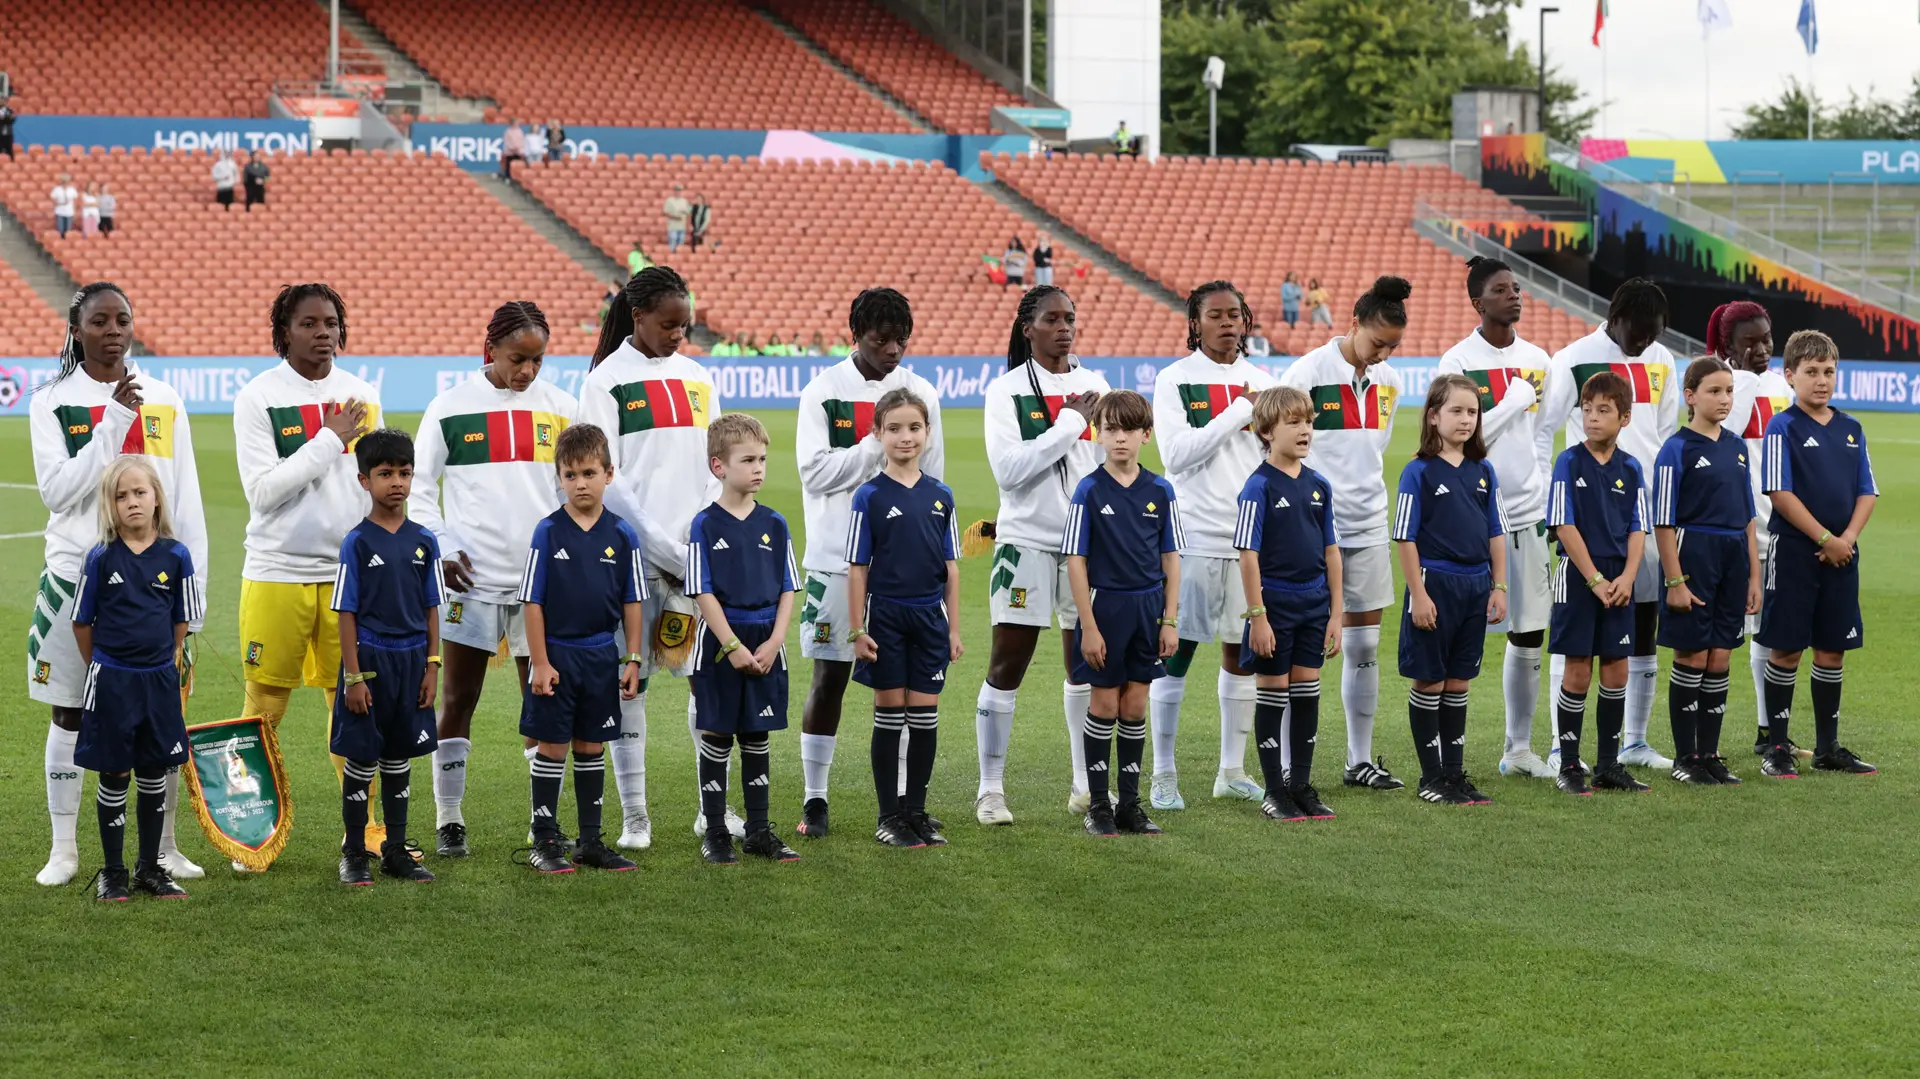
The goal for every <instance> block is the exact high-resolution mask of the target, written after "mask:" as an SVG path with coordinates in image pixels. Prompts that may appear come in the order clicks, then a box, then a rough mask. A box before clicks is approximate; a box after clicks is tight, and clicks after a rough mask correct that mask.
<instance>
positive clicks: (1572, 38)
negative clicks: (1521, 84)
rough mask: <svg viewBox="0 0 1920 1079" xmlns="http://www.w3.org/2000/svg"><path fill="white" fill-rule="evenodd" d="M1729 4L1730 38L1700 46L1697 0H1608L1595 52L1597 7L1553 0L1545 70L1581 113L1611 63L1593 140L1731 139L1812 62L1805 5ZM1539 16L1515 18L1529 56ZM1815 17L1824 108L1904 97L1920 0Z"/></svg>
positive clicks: (1917, 43)
mask: <svg viewBox="0 0 1920 1079" xmlns="http://www.w3.org/2000/svg"><path fill="white" fill-rule="evenodd" d="M1726 3H1727V7H1728V8H1729V9H1730V10H1731V12H1732V14H1733V27H1732V29H1730V30H1722V31H1716V32H1715V33H1714V35H1713V38H1712V40H1711V41H1710V42H1707V43H1705V44H1703V43H1702V41H1701V35H1700V23H1699V21H1698V19H1697V17H1696V15H1695V12H1696V9H1697V3H1696V0H1608V4H1607V8H1608V10H1607V28H1606V30H1605V31H1604V32H1603V33H1602V34H1601V41H1602V43H1603V44H1604V45H1605V46H1606V48H1605V49H1604V50H1602V49H1597V48H1595V47H1594V46H1593V41H1592V39H1593V13H1594V0H1547V6H1551V7H1558V8H1559V9H1560V10H1559V12H1558V13H1557V14H1552V15H1548V16H1547V60H1548V62H1549V63H1551V64H1554V65H1557V66H1558V67H1559V69H1560V71H1561V72H1562V73H1563V74H1564V75H1566V76H1568V77H1570V78H1572V79H1573V80H1574V81H1575V82H1577V83H1579V84H1580V89H1581V92H1582V93H1583V94H1584V96H1585V99H1586V103H1588V104H1597V103H1598V102H1599V101H1600V96H1601V95H1600V85H1601V54H1602V52H1603V51H1604V52H1605V55H1606V69H1605V70H1606V87H1607V89H1606V98H1607V102H1608V104H1607V107H1606V110H1605V111H1604V112H1603V113H1602V114H1601V117H1600V118H1599V119H1597V120H1596V121H1595V123H1594V128H1593V134H1594V135H1596V136H1598V135H1604V136H1606V137H1607V138H1615V139H1634V138H1640V139H1656V138H1674V139H1698V138H1715V139H1724V138H1727V137H1728V134H1727V128H1728V126H1729V125H1730V124H1732V123H1734V122H1735V121H1736V120H1738V119H1739V117H1740V110H1741V108H1742V107H1743V106H1745V105H1746V104H1747V103H1749V102H1752V101H1758V100H1762V99H1769V98H1774V97H1778V96H1779V93H1780V91H1781V89H1782V88H1783V87H1784V85H1785V81H1786V78H1787V76H1789V75H1792V76H1794V77H1796V78H1799V79H1802V80H1805V79H1806V77H1807V56H1806V51H1805V49H1804V48H1803V47H1802V46H1801V44H1800V37H1799V35H1798V34H1796V33H1795V32H1794V22H1795V20H1796V18H1797V17H1798V16H1799V13H1800V0H1726ZM1541 6H1542V4H1541V0H1527V4H1526V6H1525V8H1524V9H1523V10H1520V11H1516V12H1515V13H1514V16H1513V28H1514V31H1515V33H1516V36H1517V37H1518V38H1519V39H1521V40H1524V41H1526V42H1527V43H1528V45H1529V47H1530V48H1531V47H1532V45H1533V43H1534V42H1535V41H1536V40H1538V37H1539V25H1540V22H1539V20H1540V8H1541ZM1816 7H1817V10H1818V12H1819V20H1820V48H1819V51H1818V52H1817V53H1815V54H1814V57H1813V84H1814V86H1815V88H1816V89H1817V90H1818V91H1819V93H1820V96H1821V98H1822V99H1823V100H1826V101H1832V100H1835V99H1840V100H1844V99H1845V97H1846V92H1847V89H1848V87H1850V86H1851V87H1853V88H1855V89H1858V90H1860V91H1862V92H1865V91H1866V89H1867V87H1868V85H1869V84H1871V85H1872V86H1873V87H1874V88H1875V90H1876V91H1877V92H1878V93H1879V94H1880V96H1882V97H1905V96H1906V93H1907V88H1908V86H1909V85H1910V84H1911V81H1912V78H1913V75H1914V73H1915V72H1916V71H1920V0H1816ZM1709 47H1711V49H1712V56H1711V57H1709V56H1708V55H1707V49H1708V48H1709ZM1709 76H1710V77H1711V86H1710V87H1709ZM1709 92H1711V95H1712V96H1711V99H1710V107H1711V109H1712V112H1711V119H1712V124H1711V129H1710V132H1711V133H1709V126H1708V118H1709V113H1708V111H1707V110H1708V108H1709V97H1708V94H1709Z"/></svg>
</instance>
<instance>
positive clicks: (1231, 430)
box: [1153, 351, 1275, 558]
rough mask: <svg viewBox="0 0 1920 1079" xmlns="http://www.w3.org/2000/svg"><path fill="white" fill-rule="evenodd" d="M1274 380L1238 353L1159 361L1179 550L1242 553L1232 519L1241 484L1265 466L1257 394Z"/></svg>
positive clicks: (1157, 421) (1160, 422)
mask: <svg viewBox="0 0 1920 1079" xmlns="http://www.w3.org/2000/svg"><path fill="white" fill-rule="evenodd" d="M1272 385H1275V383H1274V380H1273V376H1271V375H1269V374H1267V373H1266V372H1265V371H1262V370H1261V369H1259V368H1258V367H1255V366H1254V365H1253V364H1251V363H1248V362H1247V360H1246V358H1245V357H1237V358H1236V359H1235V360H1234V362H1232V363H1226V364H1222V363H1215V362H1213V360H1211V359H1209V358H1208V357H1207V354H1206V353H1204V352H1198V351H1196V352H1194V353H1192V354H1191V355H1188V356H1186V357H1185V358H1183V359H1179V360H1175V361H1174V362H1172V363H1170V364H1168V365H1167V366H1166V367H1164V368H1162V369H1161V371H1160V375H1159V377H1158V378H1156V379H1154V382H1153V431H1154V441H1156V442H1158V443H1159V444H1160V463H1161V465H1162V466H1164V467H1165V469H1166V475H1167V479H1168V481H1170V482H1171V483H1172V484H1173V490H1174V494H1175V495H1176V496H1178V497H1179V499H1180V520H1181V523H1182V524H1183V525H1184V526H1185V532H1186V541H1187V543H1186V546H1185V547H1182V548H1181V553H1182V554H1191V555H1197V556H1199V557H1202V558H1238V557H1239V552H1238V551H1236V550H1234V546H1233V526H1234V523H1235V521H1236V520H1237V519H1238V517H1239V510H1240V490H1241V488H1243V487H1245V486H1246V485H1247V477H1248V476H1251V475H1253V470H1254V469H1256V468H1258V467H1260V457H1261V452H1262V451H1261V447H1260V439H1259V438H1258V437H1257V436H1256V435H1254V433H1253V432H1252V431H1249V430H1247V429H1246V428H1247V424H1248V423H1250V422H1252V420H1253V400H1252V396H1253V395H1254V394H1256V393H1259V392H1260V391H1261V390H1264V389H1266V388H1267V387H1269V386H1272Z"/></svg>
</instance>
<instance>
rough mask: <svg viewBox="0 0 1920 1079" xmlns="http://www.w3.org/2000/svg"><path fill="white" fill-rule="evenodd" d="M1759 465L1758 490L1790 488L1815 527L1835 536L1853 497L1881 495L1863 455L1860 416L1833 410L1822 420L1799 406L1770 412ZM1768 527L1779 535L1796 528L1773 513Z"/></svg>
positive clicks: (1849, 512)
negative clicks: (1804, 505) (1816, 524)
mask: <svg viewBox="0 0 1920 1079" xmlns="http://www.w3.org/2000/svg"><path fill="white" fill-rule="evenodd" d="M1760 465H1761V469H1760V488H1761V490H1763V491H1765V492H1767V493H1768V494H1772V493H1773V492H1774V491H1791V492H1793V493H1794V495H1796V496H1797V497H1798V498H1799V499H1800V501H1801V502H1803V503H1805V504H1806V507H1807V512H1809V513H1811V514H1813V519H1814V520H1816V521H1819V522H1820V527H1822V528H1824V529H1826V530H1827V531H1829V532H1832V533H1833V534H1834V535H1839V534H1840V533H1842V532H1844V531H1846V529H1847V524H1848V523H1849V522H1850V521H1852V520H1853V503H1854V501H1855V500H1856V499H1858V498H1859V497H1860V496H1861V495H1877V494H1879V493H1880V488H1879V486H1878V485H1877V484H1875V483H1874V482H1873V461H1872V460H1871V459H1870V458H1869V457H1868V456H1867V433H1866V432H1865V431H1863V430H1861V429H1860V421H1859V420H1856V419H1854V418H1853V417H1852V416H1849V415H1847V414H1846V413H1844V412H1842V411H1840V410H1839V409H1837V408H1836V409H1834V410H1833V415H1831V416H1829V417H1827V422H1826V423H1824V424H1823V423H1821V422H1819V421H1818V420H1816V419H1814V418H1813V417H1812V416H1809V415H1807V414H1806V413H1805V412H1802V411H1800V406H1799V405H1794V406H1792V407H1790V408H1788V409H1787V410H1786V411H1785V412H1782V413H1779V414H1778V415H1776V416H1774V417H1773V419H1772V420H1771V421H1770V422H1769V423H1768V424H1767V433H1766V442H1765V443H1764V444H1763V448H1762V451H1761V454H1760ZM1767 527H1768V529H1769V531H1772V532H1778V533H1788V532H1793V531H1795V529H1794V527H1793V526H1792V525H1790V524H1788V523H1787V520H1786V518H1784V517H1782V516H1780V515H1779V514H1777V513H1776V514H1774V515H1773V519H1772V521H1771V522H1769V524H1768V526H1767Z"/></svg>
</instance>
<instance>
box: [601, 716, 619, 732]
mask: <svg viewBox="0 0 1920 1079" xmlns="http://www.w3.org/2000/svg"><path fill="white" fill-rule="evenodd" d="M619 725H620V723H619V721H618V720H616V719H614V718H613V717H612V716H608V717H607V721H606V722H605V723H602V724H600V726H601V727H602V728H603V729H604V728H607V727H618V726H619Z"/></svg>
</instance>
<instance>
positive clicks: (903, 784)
mask: <svg viewBox="0 0 1920 1079" xmlns="http://www.w3.org/2000/svg"><path fill="white" fill-rule="evenodd" d="M912 737H913V725H912V724H908V725H907V726H905V727H902V728H900V771H899V772H898V773H897V774H898V775H899V776H900V785H899V786H898V787H897V788H896V789H895V794H894V797H896V798H905V797H906V796H907V740H908V739H910V738H912Z"/></svg>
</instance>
